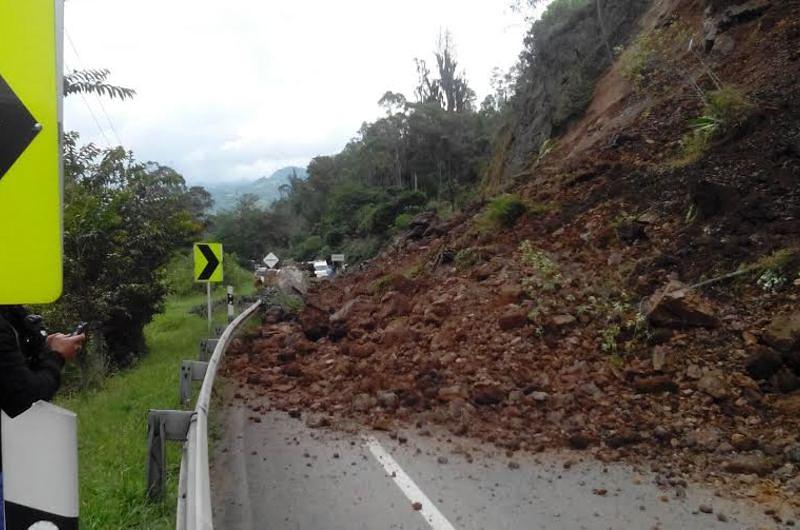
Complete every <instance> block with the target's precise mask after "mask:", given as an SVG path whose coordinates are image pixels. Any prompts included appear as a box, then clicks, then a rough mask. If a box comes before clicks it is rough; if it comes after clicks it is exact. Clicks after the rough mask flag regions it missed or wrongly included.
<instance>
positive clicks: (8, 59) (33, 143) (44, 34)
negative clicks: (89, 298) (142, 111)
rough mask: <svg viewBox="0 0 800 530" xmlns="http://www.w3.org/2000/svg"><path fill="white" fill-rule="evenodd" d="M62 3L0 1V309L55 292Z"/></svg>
mask: <svg viewBox="0 0 800 530" xmlns="http://www.w3.org/2000/svg"><path fill="white" fill-rule="evenodd" d="M62 10H63V0H26V1H25V2H17V1H15V0H0V242H2V250H0V253H2V259H0V304H34V303H35V304H42V303H50V302H54V301H55V300H56V299H57V298H58V297H59V296H61V288H62V250H61V248H62V247H61V240H62V222H61V209H62V204H61V202H62V194H61V188H62V185H61V182H62V173H61V172H62V164H61V100H62V90H63V85H62V83H63V80H62V72H63V68H62V64H61V63H62V31H63V25H62V22H63V17H62Z"/></svg>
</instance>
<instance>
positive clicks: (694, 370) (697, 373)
mask: <svg viewBox="0 0 800 530" xmlns="http://www.w3.org/2000/svg"><path fill="white" fill-rule="evenodd" d="M686 377H688V378H689V379H695V380H697V379H700V378H701V377H703V370H701V369H700V367H699V366H697V365H696V364H690V365H689V366H688V367H687V368H686Z"/></svg>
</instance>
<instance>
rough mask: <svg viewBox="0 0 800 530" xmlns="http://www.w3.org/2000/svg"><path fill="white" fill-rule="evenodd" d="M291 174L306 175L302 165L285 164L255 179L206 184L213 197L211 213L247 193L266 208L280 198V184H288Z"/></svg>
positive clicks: (230, 206) (226, 207)
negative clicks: (265, 175)
mask: <svg viewBox="0 0 800 530" xmlns="http://www.w3.org/2000/svg"><path fill="white" fill-rule="evenodd" d="M292 175H296V176H297V177H298V178H299V179H302V180H305V179H306V177H307V176H308V174H307V173H306V169H305V168H303V167H295V166H287V167H284V168H281V169H279V170H277V171H275V172H274V173H273V174H271V175H269V176H267V177H261V178H259V179H256V180H248V181H240V182H224V183H218V184H207V185H205V186H204V187H205V189H206V190H207V191H208V192H209V193H210V194H211V197H212V198H213V199H214V207H213V210H212V213H217V212H220V211H222V210H230V209H231V208H233V207H234V206H235V205H236V201H237V200H238V199H239V198H240V197H242V196H243V195H246V194H248V193H249V194H252V195H255V196H256V197H258V198H259V202H258V205H259V206H261V207H264V208H266V207H268V206H269V205H270V204H272V203H273V202H274V201H276V200H278V199H279V198H280V196H281V192H280V188H281V186H284V185H286V184H288V183H289V178H290V177H291V176H292Z"/></svg>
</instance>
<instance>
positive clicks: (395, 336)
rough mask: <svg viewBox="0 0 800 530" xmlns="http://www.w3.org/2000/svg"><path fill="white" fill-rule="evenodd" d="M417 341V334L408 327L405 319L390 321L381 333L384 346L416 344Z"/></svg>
mask: <svg viewBox="0 0 800 530" xmlns="http://www.w3.org/2000/svg"><path fill="white" fill-rule="evenodd" d="M418 339H419V332H418V331H417V330H415V329H414V328H412V327H411V326H410V325H409V323H408V318H406V317H400V318H397V319H395V320H392V321H391V322H389V324H388V325H387V326H386V329H385V330H384V331H383V344H386V345H393V344H404V343H409V342H416V341H417V340H418Z"/></svg>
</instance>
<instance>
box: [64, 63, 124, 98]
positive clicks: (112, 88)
mask: <svg viewBox="0 0 800 530" xmlns="http://www.w3.org/2000/svg"><path fill="white" fill-rule="evenodd" d="M109 75H111V72H110V71H109V70H107V69H105V68H100V69H97V70H73V71H72V72H69V73H66V74H64V96H69V95H72V94H97V95H98V96H106V97H109V98H112V99H114V98H117V99H122V100H125V99H132V98H133V96H135V95H136V91H135V90H133V89H132V88H125V87H121V86H117V85H112V84H110V83H107V82H106V80H107V79H108V76H109Z"/></svg>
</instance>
